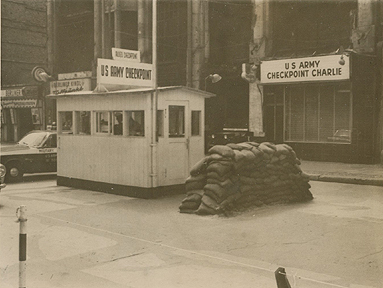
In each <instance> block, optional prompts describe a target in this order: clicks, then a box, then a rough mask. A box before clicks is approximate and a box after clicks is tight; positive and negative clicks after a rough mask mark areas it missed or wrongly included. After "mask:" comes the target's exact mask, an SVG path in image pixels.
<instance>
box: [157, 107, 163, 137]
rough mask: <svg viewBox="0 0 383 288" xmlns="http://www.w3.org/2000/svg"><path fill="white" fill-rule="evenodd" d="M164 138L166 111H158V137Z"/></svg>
mask: <svg viewBox="0 0 383 288" xmlns="http://www.w3.org/2000/svg"><path fill="white" fill-rule="evenodd" d="M163 136H164V110H158V111H157V137H163Z"/></svg>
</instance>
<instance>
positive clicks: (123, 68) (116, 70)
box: [97, 58, 153, 87]
mask: <svg viewBox="0 0 383 288" xmlns="http://www.w3.org/2000/svg"><path fill="white" fill-rule="evenodd" d="M152 71H153V65H152V64H147V63H135V62H128V61H118V60H111V59H100V58H99V59H97V84H100V85H119V86H126V87H152V86H153V84H152Z"/></svg>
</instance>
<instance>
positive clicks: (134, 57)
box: [112, 48, 141, 63]
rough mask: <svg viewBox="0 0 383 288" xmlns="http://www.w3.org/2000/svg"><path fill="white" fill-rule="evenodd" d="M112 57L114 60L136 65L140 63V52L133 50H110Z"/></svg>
mask: <svg viewBox="0 0 383 288" xmlns="http://www.w3.org/2000/svg"><path fill="white" fill-rule="evenodd" d="M112 57H113V59H114V60H125V61H131V62H138V63H140V62H141V54H140V51H135V50H127V49H121V48H112Z"/></svg>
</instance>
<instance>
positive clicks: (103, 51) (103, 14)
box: [101, 0, 106, 58]
mask: <svg viewBox="0 0 383 288" xmlns="http://www.w3.org/2000/svg"><path fill="white" fill-rule="evenodd" d="M105 45H106V41H105V0H101V55H102V58H105V51H106V48H105Z"/></svg>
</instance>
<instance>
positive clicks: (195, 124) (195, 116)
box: [191, 111, 201, 136]
mask: <svg viewBox="0 0 383 288" xmlns="http://www.w3.org/2000/svg"><path fill="white" fill-rule="evenodd" d="M191 121H192V123H191V135H192V136H200V135H201V128H200V127H201V111H192V115H191Z"/></svg>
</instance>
